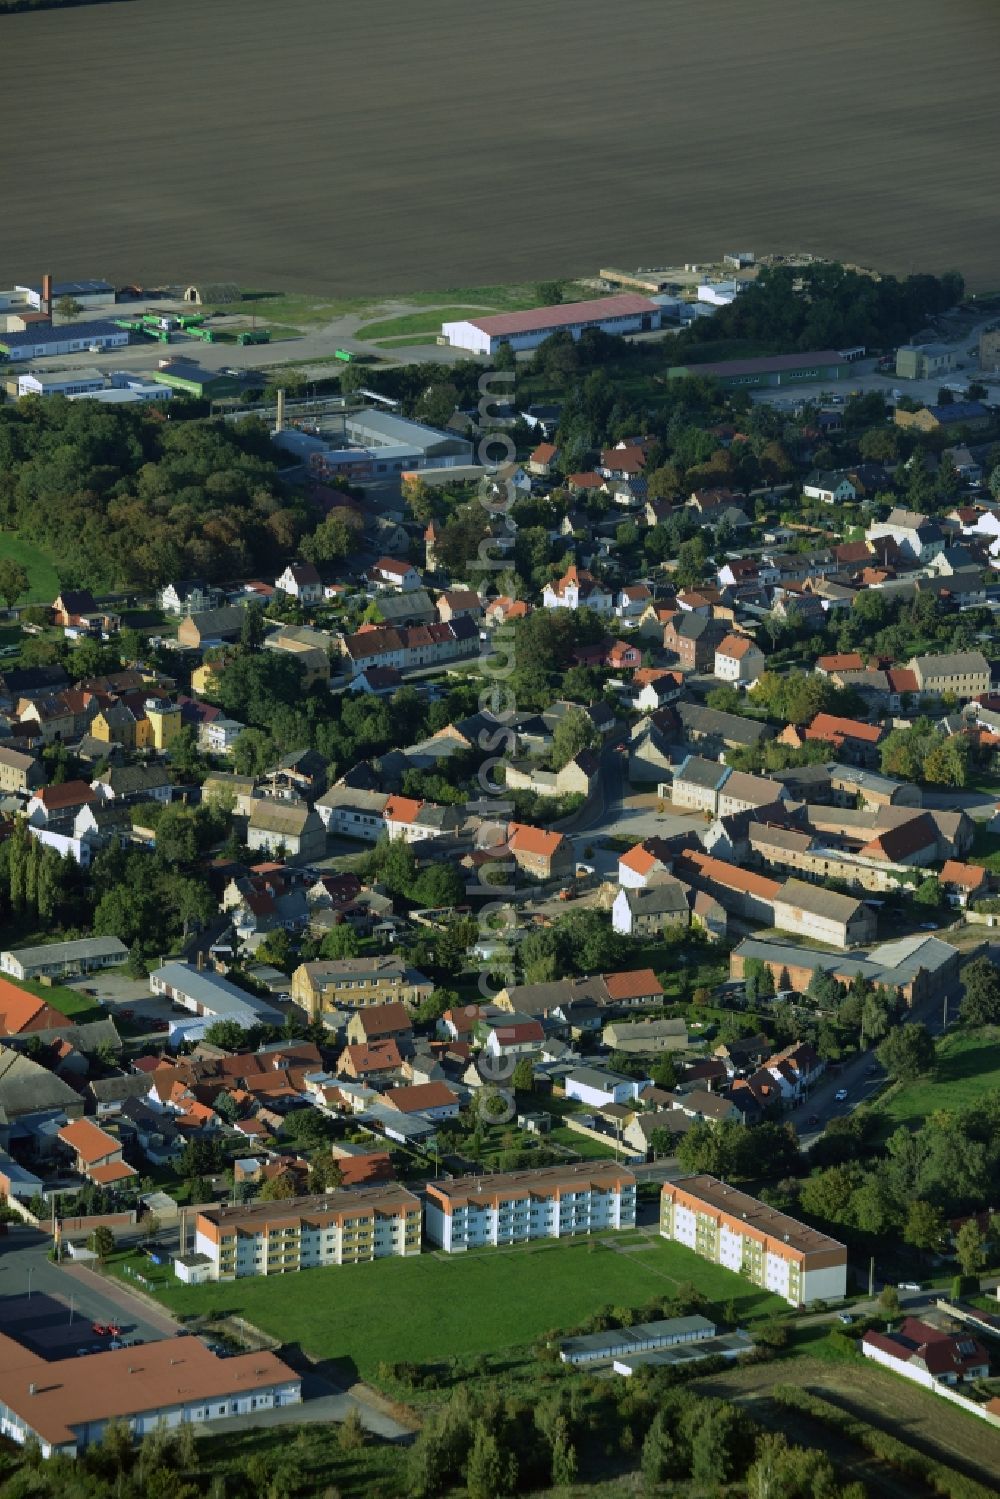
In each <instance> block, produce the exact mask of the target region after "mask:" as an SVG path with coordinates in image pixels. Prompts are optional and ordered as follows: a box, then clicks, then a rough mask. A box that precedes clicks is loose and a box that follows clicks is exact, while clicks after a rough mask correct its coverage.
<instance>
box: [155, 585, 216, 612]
mask: <svg viewBox="0 0 1000 1499" xmlns="http://www.w3.org/2000/svg"><path fill="white" fill-rule="evenodd" d="M219 597H220V594H219V590H218V589H217V588H213V587H212V586H211V585H210V584H209V583H206V582H205V580H204V578H184V579H182V580H180V581H179V582H177V583H167V584H165V585H164V586H163V587H162V588H161V589H160V591H159V593H158V594H157V596H156V601H157V603H158V604H159V606H160V608H161V609H162V610H163V612H164V614H176V615H185V614H202V613H204V611H205V610H206V609H214V607H215V605H216V604H217V603H218V600H219Z"/></svg>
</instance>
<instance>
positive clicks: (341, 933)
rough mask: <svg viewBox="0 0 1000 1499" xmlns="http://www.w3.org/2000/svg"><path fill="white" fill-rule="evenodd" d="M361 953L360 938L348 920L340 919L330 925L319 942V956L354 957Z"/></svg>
mask: <svg viewBox="0 0 1000 1499" xmlns="http://www.w3.org/2000/svg"><path fill="white" fill-rule="evenodd" d="M360 953H361V939H360V938H359V937H358V934H357V932H356V931H355V930H354V928H353V927H352V926H351V924H350V922H347V921H341V922H338V924H337V925H336V926H335V927H331V928H330V930H329V931H328V932H327V934H326V936H325V937H324V938H323V941H322V942H321V943H320V948H319V955H320V957H321V958H334V959H336V958H356V957H358V956H360Z"/></svg>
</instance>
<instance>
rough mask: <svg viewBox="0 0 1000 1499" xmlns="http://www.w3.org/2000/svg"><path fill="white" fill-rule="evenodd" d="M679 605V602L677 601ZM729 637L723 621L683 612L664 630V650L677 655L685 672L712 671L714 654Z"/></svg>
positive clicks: (704, 615) (691, 612)
mask: <svg viewBox="0 0 1000 1499" xmlns="http://www.w3.org/2000/svg"><path fill="white" fill-rule="evenodd" d="M678 602H680V600H678ZM726 637H727V627H726V624H725V622H724V621H723V620H720V619H713V618H712V617H711V616H710V615H707V614H700V613H695V612H694V611H690V610H689V611H682V612H681V613H680V614H676V615H675V616H674V618H673V619H672V620H670V622H669V624H668V625H667V626H666V628H665V629H664V631H663V649H664V650H665V651H669V652H671V653H672V654H673V655H675V656H676V657H677V659H678V661H679V663H680V665H681V667H682V669H683V670H684V671H712V670H713V669H714V666H715V653H716V651H717V649H718V647H719V646H720V645H721V644H722V642H723V641H724V640H725V639H726Z"/></svg>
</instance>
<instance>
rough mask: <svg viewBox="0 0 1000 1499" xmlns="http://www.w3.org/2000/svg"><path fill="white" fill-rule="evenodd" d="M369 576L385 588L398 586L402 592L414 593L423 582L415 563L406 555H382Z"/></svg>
mask: <svg viewBox="0 0 1000 1499" xmlns="http://www.w3.org/2000/svg"><path fill="white" fill-rule="evenodd" d="M368 576H369V577H370V578H371V581H372V582H373V583H375V584H378V585H380V586H381V587H383V588H398V589H399V591H400V592H401V593H412V592H414V591H415V590H416V589H418V588H420V586H421V584H422V582H423V579H422V578H421V576H420V573H419V572H418V571H417V569H416V568H415V567H414V566H413V563H412V562H407V560H406V558H405V557H380V558H379V559H378V561H377V562H376V563H374V564H373V566H372V567H371V568H370V570H369V574H368Z"/></svg>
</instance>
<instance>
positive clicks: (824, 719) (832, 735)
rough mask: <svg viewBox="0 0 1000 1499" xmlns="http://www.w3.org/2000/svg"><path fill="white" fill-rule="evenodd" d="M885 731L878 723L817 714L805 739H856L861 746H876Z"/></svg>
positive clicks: (831, 714)
mask: <svg viewBox="0 0 1000 1499" xmlns="http://www.w3.org/2000/svg"><path fill="white" fill-rule="evenodd" d="M884 734H885V729H884V728H883V727H882V725H881V724H878V723H861V722H859V721H858V720H857V719H854V718H837V717H836V716H835V715H834V714H833V713H817V714H816V717H815V718H814V719H813V721H812V723H811V724H810V725H809V727H808V729H807V730H806V738H807V739H829V740H831V741H832V742H833V743H836V742H837V740H838V739H857V740H860V741H861V743H863V744H878V742H879V740H880V739H882V737H883V735H884Z"/></svg>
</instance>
